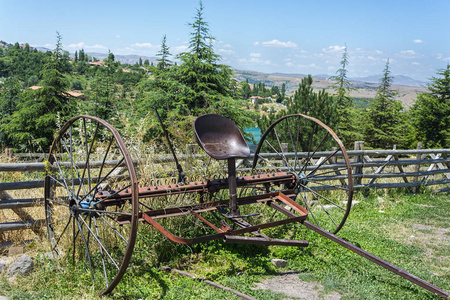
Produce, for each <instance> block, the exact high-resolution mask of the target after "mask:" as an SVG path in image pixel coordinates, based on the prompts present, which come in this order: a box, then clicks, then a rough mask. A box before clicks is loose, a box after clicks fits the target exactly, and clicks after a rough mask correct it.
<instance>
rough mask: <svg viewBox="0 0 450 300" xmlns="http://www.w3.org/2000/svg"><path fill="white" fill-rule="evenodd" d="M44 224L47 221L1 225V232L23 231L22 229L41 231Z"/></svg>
mask: <svg viewBox="0 0 450 300" xmlns="http://www.w3.org/2000/svg"><path fill="white" fill-rule="evenodd" d="M44 224H45V219H42V220H33V221H31V220H28V221H17V222H7V223H0V232H4V231H12V230H21V229H33V230H40V229H41V228H40V227H41V226H42V225H44Z"/></svg>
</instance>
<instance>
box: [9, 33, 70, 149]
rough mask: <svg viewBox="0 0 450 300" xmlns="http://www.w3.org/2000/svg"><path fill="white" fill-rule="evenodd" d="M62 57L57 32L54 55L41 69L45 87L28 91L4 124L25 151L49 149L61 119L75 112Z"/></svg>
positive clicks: (18, 145) (10, 135) (14, 140)
mask: <svg viewBox="0 0 450 300" xmlns="http://www.w3.org/2000/svg"><path fill="white" fill-rule="evenodd" d="M60 60H64V57H63V54H62V48H61V36H60V35H59V33H58V34H57V43H56V48H55V50H54V55H53V57H52V59H51V60H50V61H48V62H47V64H46V65H45V67H44V70H43V72H42V88H40V89H38V90H35V91H31V90H27V91H25V92H24V93H23V99H22V102H21V103H20V104H19V106H18V108H19V109H18V110H17V111H15V112H14V113H13V114H12V116H11V120H10V122H8V123H7V124H2V125H1V129H2V131H4V132H5V133H6V134H7V135H8V137H9V138H10V139H11V140H13V143H14V146H15V147H18V148H21V149H22V151H24V150H27V151H36V150H38V151H46V150H47V149H48V147H49V146H50V144H51V142H52V141H53V135H54V132H55V131H56V129H57V128H56V124H57V120H58V118H62V119H64V118H66V117H67V116H69V115H73V114H74V112H75V107H76V106H75V103H73V102H71V101H70V98H69V97H67V95H66V94H65V91H66V90H67V88H68V86H69V82H68V80H67V79H66V78H65V76H64V74H63V73H62V72H61V71H60V69H63V68H64V64H63V63H62V62H61V61H60Z"/></svg>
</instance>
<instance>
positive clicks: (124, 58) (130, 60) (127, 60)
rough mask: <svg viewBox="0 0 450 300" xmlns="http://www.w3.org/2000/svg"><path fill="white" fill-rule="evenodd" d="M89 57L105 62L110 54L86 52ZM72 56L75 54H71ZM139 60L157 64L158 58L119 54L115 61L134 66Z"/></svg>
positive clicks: (115, 55)
mask: <svg viewBox="0 0 450 300" xmlns="http://www.w3.org/2000/svg"><path fill="white" fill-rule="evenodd" d="M86 54H87V55H89V56H92V57H95V58H97V59H99V60H104V59H105V58H107V57H108V53H97V52H86ZM71 55H72V56H73V55H75V54H71ZM139 58H141V59H142V62H144V61H145V60H146V59H148V61H149V62H150V63H152V62H153V63H156V59H157V58H156V57H149V56H141V55H118V54H114V60H115V61H120V62H121V63H123V64H130V65H134V64H135V63H138V62H139Z"/></svg>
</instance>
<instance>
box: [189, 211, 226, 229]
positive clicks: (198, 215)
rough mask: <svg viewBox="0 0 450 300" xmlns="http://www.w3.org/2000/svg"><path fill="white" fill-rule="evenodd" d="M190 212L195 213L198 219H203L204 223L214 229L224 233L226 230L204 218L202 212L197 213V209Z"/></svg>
mask: <svg viewBox="0 0 450 300" xmlns="http://www.w3.org/2000/svg"><path fill="white" fill-rule="evenodd" d="M190 213H191V214H192V215H194V216H195V217H196V218H197V219H199V220H200V221H202V222H203V223H205V224H206V225H208V226H209V227H211V228H212V229H214V230H215V231H217V232H219V233H222V232H224V231H223V230H222V229H220V228H217V227H216V226H215V225H214V224H213V223H211V222H209V221H208V220H206V219H205V218H203V217H202V216H201V215H200V214H198V213H196V212H195V211H190Z"/></svg>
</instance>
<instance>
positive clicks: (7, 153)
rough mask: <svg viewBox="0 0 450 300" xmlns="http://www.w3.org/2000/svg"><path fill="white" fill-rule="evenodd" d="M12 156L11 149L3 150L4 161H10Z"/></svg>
mask: <svg viewBox="0 0 450 300" xmlns="http://www.w3.org/2000/svg"><path fill="white" fill-rule="evenodd" d="M12 156H13V149H12V148H5V157H6V159H8V160H10V159H12Z"/></svg>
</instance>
